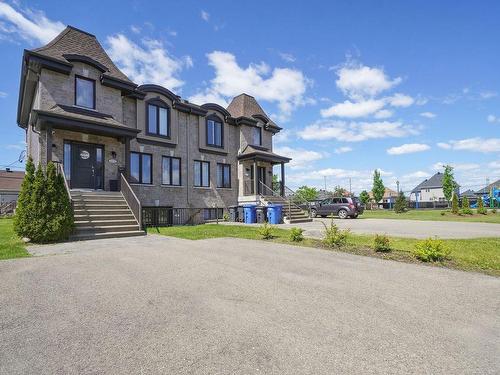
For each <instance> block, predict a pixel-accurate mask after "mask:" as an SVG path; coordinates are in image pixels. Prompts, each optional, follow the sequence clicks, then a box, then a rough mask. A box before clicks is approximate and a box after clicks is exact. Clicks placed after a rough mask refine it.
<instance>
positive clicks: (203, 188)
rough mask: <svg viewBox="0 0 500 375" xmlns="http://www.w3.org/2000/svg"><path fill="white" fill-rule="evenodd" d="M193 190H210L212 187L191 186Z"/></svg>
mask: <svg viewBox="0 0 500 375" xmlns="http://www.w3.org/2000/svg"><path fill="white" fill-rule="evenodd" d="M193 189H200V190H210V189H212V187H211V186H193Z"/></svg>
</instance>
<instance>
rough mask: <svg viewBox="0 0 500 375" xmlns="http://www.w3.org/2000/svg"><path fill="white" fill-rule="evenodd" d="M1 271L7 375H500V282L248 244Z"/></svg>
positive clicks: (133, 244)
mask: <svg viewBox="0 0 500 375" xmlns="http://www.w3.org/2000/svg"><path fill="white" fill-rule="evenodd" d="M30 249H31V250H33V251H34V252H35V253H36V254H38V255H41V256H38V257H33V258H27V259H19V260H10V261H2V262H0V284H1V285H2V288H1V291H0V358H1V360H0V374H9V375H16V374H498V373H500V359H499V358H500V319H499V315H498V314H499V311H500V299H499V296H500V279H499V278H494V277H489V276H485V275H481V274H474V273H465V272H460V271H453V270H447V269H439V268H434V267H428V266H421V265H414V264H405V263H397V262H391V261H384V260H380V259H375V258H369V257H360V256H355V255H351V254H344V253H337V252H331V251H325V250H317V249H310V248H301V247H293V246H288V245H279V244H273V243H266V242H263V241H250V240H240V239H212V240H202V241H188V240H179V239H173V238H167V237H161V236H154V235H149V236H147V237H137V238H125V239H111V240H95V241H86V242H79V243H67V244H58V245H51V246H37V247H33V248H32V247H30Z"/></svg>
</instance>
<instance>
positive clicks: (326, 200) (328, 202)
mask: <svg viewBox="0 0 500 375" xmlns="http://www.w3.org/2000/svg"><path fill="white" fill-rule="evenodd" d="M330 201H331V199H324V200H323V201H322V202H321V204H330Z"/></svg>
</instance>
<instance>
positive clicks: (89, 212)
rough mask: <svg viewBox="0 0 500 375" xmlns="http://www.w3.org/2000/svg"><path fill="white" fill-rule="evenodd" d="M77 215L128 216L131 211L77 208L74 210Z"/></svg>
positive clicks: (123, 209) (125, 209)
mask: <svg viewBox="0 0 500 375" xmlns="http://www.w3.org/2000/svg"><path fill="white" fill-rule="evenodd" d="M73 212H74V214H75V215H106V214H114V215H120V214H121V215H127V214H131V211H130V209H129V208H128V207H127V208H107V209H102V208H88V209H81V208H75V209H74V210H73Z"/></svg>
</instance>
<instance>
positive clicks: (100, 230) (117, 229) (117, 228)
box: [75, 223, 139, 235]
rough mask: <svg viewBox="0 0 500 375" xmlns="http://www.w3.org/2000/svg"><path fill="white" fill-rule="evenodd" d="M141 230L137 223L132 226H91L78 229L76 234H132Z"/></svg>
mask: <svg viewBox="0 0 500 375" xmlns="http://www.w3.org/2000/svg"><path fill="white" fill-rule="evenodd" d="M134 230H139V225H138V224H137V223H135V224H131V225H93V224H92V225H89V226H81V227H77V228H76V231H75V234H76V235H78V234H83V233H104V232H130V231H134Z"/></svg>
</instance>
